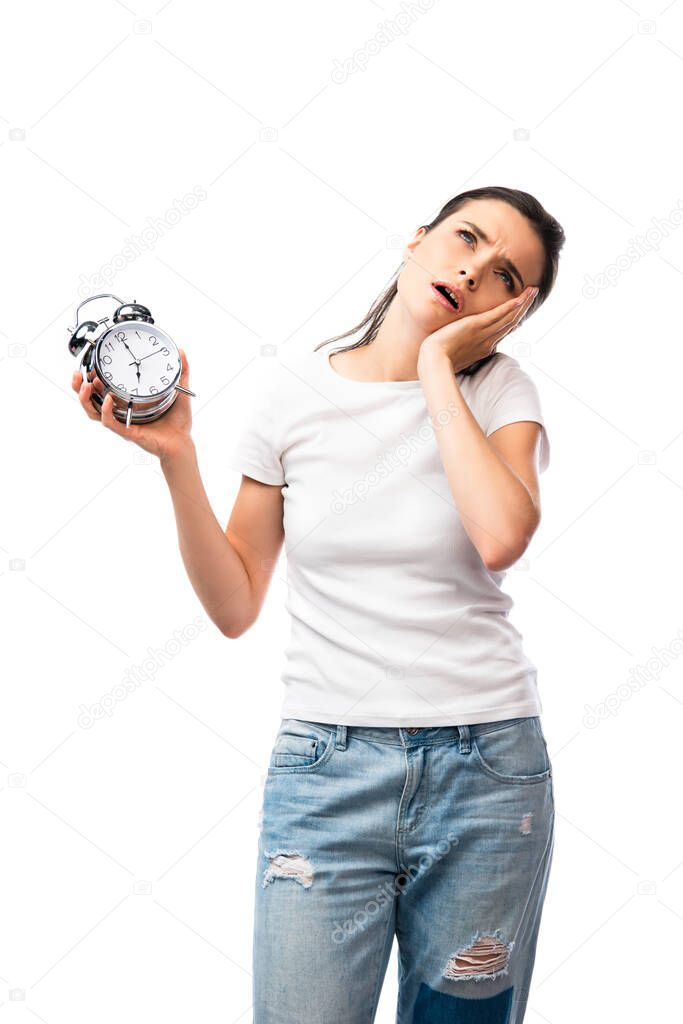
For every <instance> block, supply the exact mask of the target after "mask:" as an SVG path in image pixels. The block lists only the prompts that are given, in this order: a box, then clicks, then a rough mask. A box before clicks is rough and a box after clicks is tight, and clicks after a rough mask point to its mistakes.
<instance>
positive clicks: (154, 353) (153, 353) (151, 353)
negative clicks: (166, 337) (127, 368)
mask: <svg viewBox="0 0 683 1024" xmlns="http://www.w3.org/2000/svg"><path fill="white" fill-rule="evenodd" d="M160 352H161V349H159V350H158V351H157V352H150V353H149V355H147V356H143V357H142V359H149V356H158V355H159V353H160ZM132 354H133V353H132V352H131V355H132ZM142 359H141V360H140V362H142Z"/></svg>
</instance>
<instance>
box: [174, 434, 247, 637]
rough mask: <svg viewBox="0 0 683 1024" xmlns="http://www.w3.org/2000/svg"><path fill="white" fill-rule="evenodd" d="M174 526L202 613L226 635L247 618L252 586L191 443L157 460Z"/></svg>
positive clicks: (235, 630) (234, 630)
mask: <svg viewBox="0 0 683 1024" xmlns="http://www.w3.org/2000/svg"><path fill="white" fill-rule="evenodd" d="M160 464H161V469H162V472H163V474H164V477H165V478H166V483H167V484H168V487H169V491H170V493H171V499H172V502H173V509H174V512H175V519H176V525H177V528H178V543H179V546H180V554H181V556H182V559H183V563H184V565H185V569H186V570H187V574H188V576H189V579H190V582H191V584H192V586H193V588H194V591H195V593H196V594H197V597H198V598H199V600H200V601H201V603H202V605H203V607H204V609H205V611H206V613H207V615H208V616H209V618H210V619H211V620H212V621H213V622H214V623H215V625H216V626H217V627H218V628H219V629H220V630H221V632H223V633H225V634H226V635H231V634H234V635H237V634H238V633H239V631H240V628H241V627H238V624H239V623H242V622H244V621H245V620H248V619H249V611H248V608H249V604H250V601H251V596H252V595H251V586H250V581H249V576H248V574H247V571H246V569H245V567H244V563H243V562H242V560H241V558H240V557H239V555H238V554H237V552H236V551H235V549H234V548H233V547H232V545H231V544H230V541H229V540H228V538H227V536H226V534H225V531H224V530H223V528H222V527H221V525H220V523H219V522H218V520H217V519H216V516H215V515H214V512H213V510H212V508H211V505H210V504H209V499H208V497H207V494H206V491H205V489H204V484H203V482H202V478H201V474H200V472H199V465H198V463H197V454H196V450H195V447H194V445H193V444H192V443H191V442H190V443H189V444H188V445H187V447H186V448H184V449H183V451H182V452H180V453H176V454H174V455H173V456H172V457H170V458H168V459H161V460H160Z"/></svg>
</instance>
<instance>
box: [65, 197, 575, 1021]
mask: <svg viewBox="0 0 683 1024" xmlns="http://www.w3.org/2000/svg"><path fill="white" fill-rule="evenodd" d="M563 243H564V233H563V231H562V228H561V226H560V225H559V224H558V223H557V221H556V220H555V219H554V218H552V217H551V216H550V215H549V214H548V213H547V212H546V211H545V210H544V209H543V208H542V207H541V205H540V204H539V203H538V202H537V201H536V200H535V199H534V198H533V197H532V196H530V195H529V194H527V193H524V192H519V191H515V190H511V189H507V188H499V187H490V188H480V189H475V190H471V191H469V192H465V193H461V194H460V195H458V196H456V197H455V198H454V199H452V200H451V201H450V202H449V203H447V204H446V205H445V206H444V207H443V209H442V210H441V211H440V212H439V214H438V215H437V217H436V218H435V219H434V220H433V221H432V222H431V223H430V224H428V225H425V226H422V227H420V228H419V230H418V231H417V232H416V233H415V235H414V237H413V238H412V239H411V241H410V242H408V244H407V245H406V247H405V250H404V262H403V264H402V265H401V267H400V268H399V271H398V272H397V275H395V277H394V280H393V281H392V283H391V284H390V285H389V287H388V289H387V290H386V292H385V293H384V294H383V295H382V296H381V297H380V298H379V300H378V301H377V302H376V303H375V304H374V305H373V307H372V308H371V310H370V312H369V313H368V315H367V316H366V318H365V319H364V320H363V321H362V322H361V323H360V324H359V325H358V326H357V327H356V328H354V329H353V330H352V331H349V332H347V334H346V335H339V336H337V337H336V338H333V339H330V341H336V340H338V338H340V337H346V336H347V335H350V334H353V333H355V332H356V331H357V330H359V329H361V328H364V327H365V328H366V330H365V332H364V334H363V335H362V337H361V338H360V339H359V341H358V342H357V343H355V344H353V345H349V346H347V347H345V348H342V349H340V350H339V351H338V352H336V353H335V354H334V362H332V360H331V358H330V354H329V353H328V351H327V350H326V349H324V348H323V349H322V350H321V346H318V347H317V348H316V349H315V350H314V351H313V352H308V353H306V354H305V355H301V354H299V356H298V357H297V358H296V359H294V360H293V361H292V362H290V363H289V365H288V366H285V365H284V364H282V363H274V364H273V366H272V372H271V373H270V375H269V377H268V380H267V382H266V384H265V386H264V387H263V388H262V389H261V392H260V394H259V396H258V400H257V402H256V405H255V407H254V409H253V410H252V413H251V414H250V416H249V420H248V422H247V424H246V425H245V427H244V429H243V432H242V434H241V437H240V439H239V441H238V443H237V445H236V447H235V448H234V449H233V452H232V455H231V460H230V463H231V465H232V466H233V467H234V468H236V469H238V470H240V471H241V472H242V474H243V475H242V481H241V486H240V490H239V493H238V496H237V499H236V502H235V506H234V509H233V511H232V515H231V517H230V521H229V523H228V526H227V529H226V530H225V531H223V529H222V528H221V526H220V524H219V523H218V521H217V520H216V518H215V516H214V514H213V512H212V511H211V508H210V505H209V502H208V499H207V497H206V493H205V490H204V487H203V485H202V481H201V477H200V474H199V470H198V467H197V461H196V457H195V451H194V447H193V443H192V441H191V437H190V408H189V402H188V400H187V398H186V397H185V396H182V395H181V396H180V397H179V398H178V399H177V401H176V403H175V405H174V406H173V408H172V409H171V411H170V412H169V413H168V414H167V415H166V416H165V417H164V418H163V419H162V420H160V421H158V422H157V423H154V424H152V425H149V426H136V427H131V428H129V429H128V430H126V428H125V427H124V426H123V425H122V424H120V423H118V422H117V421H116V420H115V419H114V417H113V415H112V408H111V400H110V399H106V400H105V402H104V405H103V408H102V422H103V423H104V425H105V426H107V427H108V428H109V429H110V430H113V431H114V432H115V433H118V434H120V435H121V436H122V437H128V438H129V439H130V440H133V441H134V442H136V443H138V444H139V445H141V446H142V447H143V448H145V449H146V450H147V451H151V452H153V453H154V454H156V455H158V456H159V458H160V462H161V466H162V468H163V472H164V475H165V478H166V480H167V482H168V485H169V488H170V492H171V495H172V500H173V504H174V509H175V514H176V520H177V525H178V537H179V543H180V550H181V553H182V557H183V560H184V563H185V566H186V568H187V572H188V574H189V577H190V580H191V582H192V584H193V586H194V588H195V590H196V592H197V595H198V596H199V598H200V600H201V602H202V604H203V606H204V608H205V609H206V611H207V614H208V615H209V616H210V617H211V618H212V620H213V621H214V623H215V624H216V625H217V626H218V627H219V628H220V629H221V631H222V632H223V633H224V634H225V635H226V636H228V637H233V638H235V637H238V636H241V635H242V634H243V633H244V632H245V631H246V630H247V629H249V627H250V626H251V625H252V624H253V623H254V621H255V620H256V618H257V616H258V614H259V611H260V608H261V606H262V604H263V600H264V598H265V594H266V591H267V588H268V585H269V580H270V578H271V576H272V571H273V567H274V566H275V564H276V562H277V558H278V555H279V553H280V551H281V547H282V543H283V540H286V541H287V545H286V550H287V562H288V583H289V592H288V599H287V608H288V610H289V611H290V613H291V618H292V632H291V637H290V643H289V645H288V648H287V652H286V664H285V669H284V671H283V675H282V678H283V681H284V683H285V687H286V691H285V699H284V703H283V705H282V707H281V722H280V727H279V730H278V733H277V736H276V737H275V743H274V746H273V749H272V752H271V757H270V763H269V767H268V773H267V777H266V784H265V789H264V802H263V826H262V831H261V836H260V840H259V852H258V858H259V859H258V870H257V876H256V885H255V911H256V913H255V930H254V1021H255V1022H256V1024H300V1022H303V1021H317V1020H322V1019H325V1020H330V1021H334V1022H335V1024H361V1022H362V1024H366V1022H368V1021H372V1020H374V1017H375V1013H376V1009H377V1003H378V1000H379V994H380V990H381V986H382V981H383V978H384V975H385V971H386V967H387V962H388V959H389V955H390V952H391V948H392V942H393V937H394V935H396V936H397V938H398V949H399V1005H398V1018H397V1019H398V1020H399V1021H401V1022H402V1024H408V1022H415V1024H417V1022H423V1021H429V1022H438V1021H446V1020H448V1021H451V1020H452V1021H455V1020H458V1021H461V1020H462V1021H471V1022H475V1021H487V1022H491V1024H493V1022H498V1021H500V1022H503V1021H505V1022H508V1024H519V1022H520V1021H522V1019H523V1017H524V1013H525V1008H526V1003H527V998H528V991H529V984H530V979H531V973H532V969H533V963H534V958H535V949H536V942H537V936H538V929H539V924H540V919H541V911H542V905H543V901H544V898H545V892H546V886H547V880H548V874H549V870H550V863H551V858H552V850H553V835H554V828H553V826H554V800H553V788H552V769H551V764H550V760H549V757H548V751H547V747H546V743H545V738H544V735H543V731H542V728H541V723H540V712H541V704H540V701H539V698H538V693H537V688H536V670H535V667H534V666H533V664H532V663H531V662H530V661H529V660H528V659H527V658H526V656H525V654H524V651H523V649H522V644H521V640H522V637H521V635H520V633H519V632H518V631H517V630H516V629H515V627H514V626H513V625H512V623H511V622H510V621H509V618H508V612H509V610H510V608H511V606H512V601H511V600H510V598H509V597H508V596H507V595H505V594H504V593H503V592H502V590H501V588H500V584H501V581H502V579H503V576H504V572H505V570H506V569H507V568H509V567H510V566H511V565H512V564H513V563H514V562H516V561H517V560H518V559H519V558H520V557H521V556H522V554H523V553H524V551H525V550H526V548H527V546H528V544H529V541H530V540H531V537H532V536H533V534H534V532H535V530H536V528H537V527H538V523H539V520H540V498H539V483H538V474H539V472H540V471H542V470H543V469H545V468H546V466H547V465H548V461H549V444H548V438H547V433H546V429H545V425H544V420H543V415H542V412H541V408H540V402H539V398H538V393H537V391H536V388H535V385H534V383H533V381H532V380H531V378H530V377H529V376H528V375H527V374H526V373H525V372H524V371H523V370H522V369H521V367H520V365H519V363H518V362H517V361H516V360H515V359H512V358H511V357H510V356H507V355H505V354H503V353H500V352H496V351H495V348H496V345H497V344H498V342H499V341H501V339H502V338H504V337H505V336H506V335H507V334H509V333H510V332H511V331H513V330H515V329H516V328H517V327H518V326H519V325H520V323H521V322H522V320H523V319H525V318H526V317H527V316H528V315H529V314H530V312H531V310H532V308H537V307H538V306H539V305H540V304H541V303H542V302H543V301H545V299H546V297H547V296H548V294H549V293H550V291H551V289H552V287H553V284H554V281H555V277H556V274H557V268H558V256H559V252H560V249H561V247H562V245H563ZM328 343H329V342H328ZM328 343H326V344H328ZM182 362H183V376H182V378H181V381H182V383H183V385H184V386H187V385H188V383H189V374H188V365H187V360H186V358H185V355H184V354H183V355H182ZM74 387H75V389H76V390H79V393H80V399H81V402H82V404H83V405H84V407H85V409H86V411H87V412H88V415H90V416H91V417H92V418H98V414H97V412H96V411H95V410H94V409H93V408H92V406H91V404H90V395H91V388H92V384H91V383H89V382H83V383H82V384H81V383H80V380H79V378H78V375H76V377H75V378H74Z"/></svg>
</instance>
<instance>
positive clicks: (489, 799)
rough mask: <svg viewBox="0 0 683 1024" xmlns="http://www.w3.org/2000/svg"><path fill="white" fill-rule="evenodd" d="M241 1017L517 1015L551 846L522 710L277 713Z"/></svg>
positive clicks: (272, 1023) (353, 1022) (538, 750)
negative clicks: (446, 715)
mask: <svg viewBox="0 0 683 1024" xmlns="http://www.w3.org/2000/svg"><path fill="white" fill-rule="evenodd" d="M262 814H263V823H262V828H261V833H260V836H259V850H258V865H257V873H256V885H255V919H254V946H253V966H254V1024H317V1022H321V1021H330V1022H333V1024H371V1022H372V1021H373V1020H374V1018H375V1014H376V1011H377V1003H378V1000H379V994H380V990H381V987H382V982H383V979H384V976H385V972H386V968H387V963H388V960H389V956H390V953H391V948H392V943H393V939H394V935H395V936H396V937H397V941H398V964H399V995H398V1009H397V1018H396V1020H397V1024H422V1022H429V1024H440V1022H444V1024H445V1022H446V1021H448V1022H458V1024H519V1022H521V1021H522V1019H523V1017H524V1012H525V1009H526V1003H527V998H528V993H529V984H530V980H531V973H532V970H533V965H534V958H535V953H536V941H537V937H538V930H539V925H540V920H541V912H542V907H543V901H544V898H545V893H546V887H547V882H548V874H549V871H550V864H551V860H552V851H553V838H554V817H555V805H554V797H553V783H552V767H551V763H550V758H549V756H548V749H547V746H546V742H545V737H544V735H543V731H542V728H541V723H540V719H539V718H538V717H537V716H536V717H527V718H512V719H504V720H500V721H496V722H484V723H480V724H476V725H469V726H468V725H460V726H457V725H453V726H439V727H432V728H422V729H408V728H398V727H397V728H388V727H381V728H375V727H367V726H346V725H331V724H328V723H323V722H309V721H303V720H301V719H293V718H289V719H283V720H281V723H280V727H279V730H278V733H277V736H276V739H275V743H274V746H273V748H272V752H271V756H270V763H269V766H268V773H267V776H266V782H265V787H264V794H263V811H262Z"/></svg>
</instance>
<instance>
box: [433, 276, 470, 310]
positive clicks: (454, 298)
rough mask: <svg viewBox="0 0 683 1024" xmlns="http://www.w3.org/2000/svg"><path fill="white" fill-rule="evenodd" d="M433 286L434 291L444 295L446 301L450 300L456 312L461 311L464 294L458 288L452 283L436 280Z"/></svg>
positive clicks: (449, 302)
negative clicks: (453, 286)
mask: <svg viewBox="0 0 683 1024" xmlns="http://www.w3.org/2000/svg"><path fill="white" fill-rule="evenodd" d="M432 288H433V289H434V291H436V292H438V293H439V295H441V296H443V298H444V299H445V300H446V302H448V304H449V305H450V306H452V308H453V309H454V310H456V312H460V310H461V309H462V305H463V302H462V294H461V292H459V291H458V289H457V288H452V287H451V285H449V284H447V283H446V282H444V281H434V283H433V284H432Z"/></svg>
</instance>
